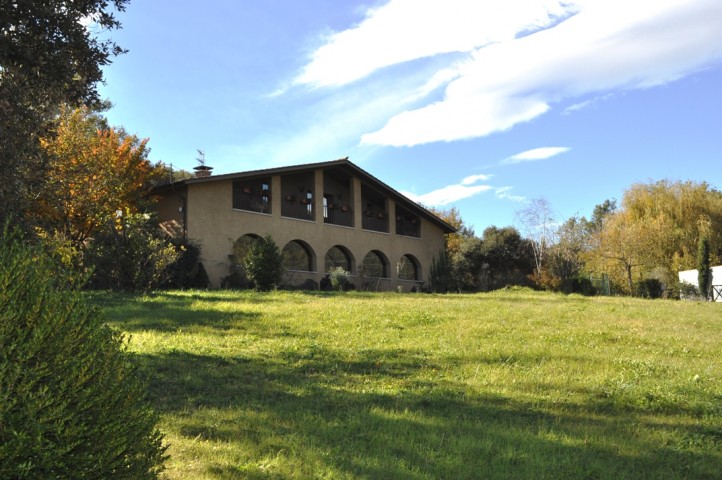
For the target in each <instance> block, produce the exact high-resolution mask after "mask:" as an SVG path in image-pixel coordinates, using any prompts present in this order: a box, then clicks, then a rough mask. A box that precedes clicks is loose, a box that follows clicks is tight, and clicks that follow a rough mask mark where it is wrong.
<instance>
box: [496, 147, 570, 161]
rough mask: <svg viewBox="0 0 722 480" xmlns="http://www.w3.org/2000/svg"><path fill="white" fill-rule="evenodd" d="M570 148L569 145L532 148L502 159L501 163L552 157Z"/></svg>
mask: <svg viewBox="0 0 722 480" xmlns="http://www.w3.org/2000/svg"><path fill="white" fill-rule="evenodd" d="M569 150H570V148H569V147H540V148H532V149H531V150H526V151H524V152H521V153H517V154H516V155H512V156H511V157H509V158H506V159H504V160H502V161H501V164H502V165H512V164H515V163H522V162H535V161H537V160H546V159H547V158H551V157H554V156H556V155H559V154H561V153H565V152H568V151H569Z"/></svg>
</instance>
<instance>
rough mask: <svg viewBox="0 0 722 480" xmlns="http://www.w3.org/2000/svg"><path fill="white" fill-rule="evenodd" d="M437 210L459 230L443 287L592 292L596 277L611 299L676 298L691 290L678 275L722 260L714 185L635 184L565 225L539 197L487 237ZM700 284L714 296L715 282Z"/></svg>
mask: <svg viewBox="0 0 722 480" xmlns="http://www.w3.org/2000/svg"><path fill="white" fill-rule="evenodd" d="M435 213H436V214H437V215H438V216H440V217H441V218H442V219H444V220H446V221H447V222H448V223H450V224H451V225H453V226H455V227H456V228H457V229H458V232H457V233H454V234H451V235H448V236H447V238H446V247H445V251H444V252H442V253H441V254H439V255H438V256H437V257H436V258H435V260H434V264H433V265H432V269H431V272H430V273H431V274H432V275H431V277H432V278H431V283H432V288H433V289H434V290H437V291H455V290H458V291H487V290H493V289H496V288H501V287H504V286H507V285H523V286H531V287H535V288H541V289H546V290H555V291H562V292H567V293H572V292H576V293H585V294H593V293H598V289H596V288H595V286H594V285H593V284H592V279H594V278H604V279H607V280H608V285H609V290H610V291H611V293H615V294H621V295H637V296H647V297H661V296H664V297H668V298H677V297H678V296H679V292H680V288H685V286H684V285H680V284H679V282H678V275H677V274H678V272H679V271H681V270H692V269H698V270H699V271H700V272H701V273H700V274H701V277H700V278H707V276H708V272H709V266H710V265H718V264H719V263H720V262H721V261H722V193H721V192H720V191H719V190H717V189H716V188H714V187H712V186H711V185H709V184H707V183H705V182H693V181H671V180H659V181H655V182H649V183H636V184H633V185H632V186H630V187H629V188H628V189H627V190H626V191H625V192H624V195H623V197H622V200H621V202H619V203H618V202H617V201H616V200H614V199H611V200H610V199H608V200H605V201H604V202H602V203H600V204H598V205H596V206H595V207H594V210H593V211H592V214H591V216H590V218H586V217H585V216H580V215H575V216H572V217H570V218H568V219H565V220H559V219H558V218H557V216H556V215H555V214H554V211H553V209H552V207H551V205H550V204H549V202H548V201H547V200H545V199H543V198H539V199H534V200H532V201H530V202H528V203H527V204H525V206H524V207H523V208H521V209H520V210H518V211H517V212H516V219H515V226H509V227H504V228H498V227H495V226H492V227H489V228H487V229H485V230H484V232H483V234H482V235H481V236H480V237H479V236H477V235H476V234H475V232H474V231H473V229H471V228H469V227H468V226H466V225H465V224H464V223H463V220H462V219H461V216H460V214H459V212H458V210H457V209H455V208H452V209H451V210H446V211H436V212H435ZM709 281H710V280H704V282H709ZM700 285H702V288H701V289H700V290H701V291H700V292H699V294H701V295H702V296H703V297H705V296H707V295H708V294H709V285H707V284H706V283H700ZM687 288H688V286H687Z"/></svg>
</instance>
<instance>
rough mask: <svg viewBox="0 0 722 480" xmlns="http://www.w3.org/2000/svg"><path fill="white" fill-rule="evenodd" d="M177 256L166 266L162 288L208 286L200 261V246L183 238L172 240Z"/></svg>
mask: <svg viewBox="0 0 722 480" xmlns="http://www.w3.org/2000/svg"><path fill="white" fill-rule="evenodd" d="M172 243H173V246H174V247H175V250H176V254H177V255H178V258H177V259H176V261H175V262H173V263H171V264H170V265H168V266H167V267H166V273H167V274H168V279H167V280H166V281H165V282H164V283H163V285H162V286H163V288H180V289H186V288H208V283H209V279H208V273H207V272H206V269H205V267H204V266H203V263H201V247H200V246H199V245H197V244H195V243H193V242H190V241H188V240H185V239H179V240H175V241H173V242H172Z"/></svg>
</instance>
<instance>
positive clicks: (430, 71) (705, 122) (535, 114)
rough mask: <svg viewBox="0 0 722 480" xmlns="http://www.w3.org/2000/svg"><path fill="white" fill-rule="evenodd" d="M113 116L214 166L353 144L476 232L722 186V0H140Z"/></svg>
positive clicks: (112, 84)
mask: <svg viewBox="0 0 722 480" xmlns="http://www.w3.org/2000/svg"><path fill="white" fill-rule="evenodd" d="M118 18H119V19H120V21H121V22H122V24H123V29H122V30H120V31H116V32H112V34H111V36H112V38H113V39H114V40H115V41H117V42H118V43H119V44H120V45H121V46H123V47H124V48H127V49H128V50H129V53H128V54H126V55H123V56H120V57H118V58H116V59H115V61H114V63H113V64H112V65H110V66H108V67H106V68H105V77H106V84H105V85H104V86H102V87H101V89H100V91H101V95H103V96H104V97H107V98H108V99H110V100H111V102H112V103H113V104H114V107H113V108H112V109H111V110H110V111H108V112H107V116H108V118H109V120H110V122H111V123H112V124H114V125H119V126H123V127H124V128H125V129H126V130H127V131H129V132H130V133H135V134H137V135H138V136H140V137H143V138H145V137H148V138H150V142H149V145H150V147H151V149H152V151H151V159H152V160H153V161H158V160H162V161H164V162H166V163H172V164H173V165H174V166H175V167H176V168H184V169H191V168H193V167H194V166H195V165H196V164H197V162H196V158H197V157H198V154H197V149H201V150H203V151H204V152H205V158H206V162H207V164H208V165H210V166H213V167H214V173H218V174H220V173H231V172H237V171H244V170H251V169H258V168H266V167H274V166H282V165H294V164H300V163H311V162H321V161H327V160H334V159H337V158H342V157H346V156H348V157H349V158H350V160H351V161H353V162H354V163H356V164H357V165H359V166H360V167H361V168H363V169H365V170H367V171H368V172H370V173H371V174H373V175H375V176H376V177H378V178H379V179H381V180H382V181H384V182H385V183H387V184H389V185H390V186H392V187H394V188H396V189H397V190H399V191H401V192H403V193H405V194H407V195H408V196H409V197H410V198H412V199H414V200H417V201H420V202H422V203H423V204H425V205H427V206H433V207H437V208H450V207H452V206H455V207H457V208H458V209H459V210H460V212H461V215H462V218H463V219H464V221H465V222H466V223H467V224H469V225H471V226H473V227H474V229H475V230H476V232H477V233H478V234H481V233H482V231H483V230H484V228H486V227H487V226H490V225H496V226H499V227H502V226H506V225H513V224H514V212H515V211H517V210H520V209H522V208H524V205H525V202H528V201H529V200H531V199H534V198H540V197H543V198H545V199H547V200H548V202H549V203H550V205H551V207H552V209H553V210H554V211H555V213H556V215H557V217H558V219H559V220H560V221H561V220H563V219H566V218H568V217H569V216H572V215H574V214H580V215H585V216H589V215H590V214H591V211H592V209H593V208H594V206H595V205H596V204H598V203H601V202H603V201H604V200H605V199H608V198H616V199H621V197H622V195H623V192H624V189H625V188H627V187H629V186H630V185H632V184H633V183H636V182H649V181H655V180H660V179H670V180H694V181H706V182H708V183H709V184H711V185H712V186H713V187H715V188H718V189H720V188H722V154H721V152H722V88H720V87H722V2H720V1H719V0H654V1H651V0H650V1H648V0H634V1H629V0H624V1H622V0H580V1H565V2H559V1H551V0H505V1H503V2H501V1H483V0H438V1H433V0H383V1H368V2H358V1H351V0H348V1H344V2H338V1H330V0H305V1H303V2H298V1H293V0H265V1H263V2H252V1H241V0H239V1H235V0H208V1H205V2H197V1H190V0H172V1H171V0H152V1H142V0H135V1H133V2H132V3H131V4H130V5H129V6H128V8H127V10H126V11H125V12H123V13H120V14H119V15H118Z"/></svg>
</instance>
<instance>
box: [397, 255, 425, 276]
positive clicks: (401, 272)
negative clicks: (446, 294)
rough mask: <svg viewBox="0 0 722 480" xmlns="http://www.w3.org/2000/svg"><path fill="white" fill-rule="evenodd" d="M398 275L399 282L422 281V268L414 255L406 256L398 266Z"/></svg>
mask: <svg viewBox="0 0 722 480" xmlns="http://www.w3.org/2000/svg"><path fill="white" fill-rule="evenodd" d="M396 274H397V276H398V278H399V280H416V281H418V280H421V267H420V265H419V261H418V260H417V259H416V257H414V256H413V255H409V254H406V255H404V256H402V257H401V258H400V259H399V263H398V264H396Z"/></svg>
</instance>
